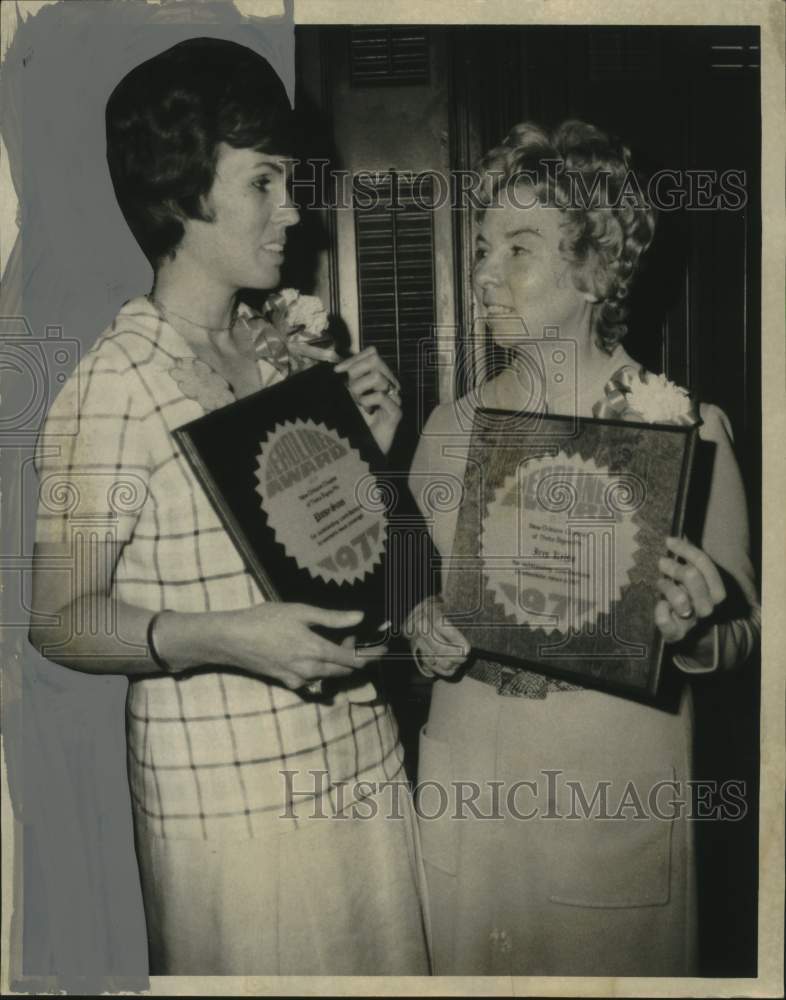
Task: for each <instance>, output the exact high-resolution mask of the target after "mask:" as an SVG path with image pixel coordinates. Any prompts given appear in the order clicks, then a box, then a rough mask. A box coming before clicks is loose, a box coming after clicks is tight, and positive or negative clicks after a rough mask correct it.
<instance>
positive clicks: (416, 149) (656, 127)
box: [288, 26, 761, 976]
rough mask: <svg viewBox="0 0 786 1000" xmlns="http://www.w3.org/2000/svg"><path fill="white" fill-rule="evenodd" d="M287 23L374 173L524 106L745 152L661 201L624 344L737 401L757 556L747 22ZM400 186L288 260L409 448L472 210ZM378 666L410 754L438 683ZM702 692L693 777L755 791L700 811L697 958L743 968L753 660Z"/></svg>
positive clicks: (713, 972)
mask: <svg viewBox="0 0 786 1000" xmlns="http://www.w3.org/2000/svg"><path fill="white" fill-rule="evenodd" d="M296 37H297V86H298V107H299V108H300V110H301V111H302V112H303V113H304V115H305V120H306V123H307V124H306V134H307V135H308V137H309V138H310V140H311V142H312V150H318V151H321V152H322V153H323V155H324V151H328V152H327V155H330V156H331V158H332V161H333V163H334V164H337V165H339V166H343V167H345V168H347V169H349V170H350V171H351V172H357V171H358V170H367V169H372V170H380V171H383V172H385V171H387V178H386V179H385V178H383V179H382V181H381V183H382V184H383V185H384V184H385V183H387V184H388V185H389V184H390V172H391V171H402V172H404V173H405V172H406V171H408V170H410V171H415V172H417V171H422V170H429V169H443V170H445V169H447V170H456V169H467V168H471V167H473V166H474V165H475V163H476V162H477V160H478V158H479V156H480V155H481V154H482V153H483V152H485V151H486V150H488V149H489V148H490V147H491V146H493V145H496V144H497V143H499V141H500V140H501V139H502V137H503V136H504V135H505V134H506V133H507V132H508V131H509V130H510V128H511V127H512V126H513V125H514V124H515V123H517V122H520V121H524V120H527V119H531V120H535V121H537V122H539V123H540V124H542V125H544V126H546V127H552V126H554V125H556V124H558V123H559V122H560V121H562V120H564V119H566V118H581V119H584V120H587V121H590V122H592V123H594V124H596V125H598V126H600V127H601V128H604V129H606V130H607V131H610V132H612V133H615V134H617V135H619V136H621V137H622V138H623V139H624V140H625V141H626V143H627V144H628V145H629V146H630V147H631V149H632V152H633V158H634V164H635V165H636V167H637V169H639V170H641V171H643V172H644V173H645V174H649V173H652V172H654V171H657V170H661V169H669V170H676V171H690V170H702V171H705V170H715V171H718V172H720V171H723V170H727V169H733V170H736V171H744V173H745V190H746V204H745V205H744V206H743V207H741V208H739V209H737V210H718V209H710V210H693V209H685V208H683V209H679V210H676V211H671V212H663V211H662V212H660V213H659V219H658V230H657V233H656V238H655V242H654V244H653V246H652V247H651V249H650V251H649V252H648V253H647V254H646V255H645V257H644V258H643V266H642V270H641V274H640V277H639V280H638V284H637V286H636V288H635V290H634V293H633V296H632V300H631V306H632V312H631V317H630V323H629V334H628V337H627V339H626V344H625V346H626V348H627V350H628V351H629V353H631V354H632V355H633V357H634V358H636V359H637V360H638V361H640V362H641V363H642V364H644V365H645V366H646V367H647V368H648V369H650V370H653V371H656V372H660V371H663V372H665V373H666V374H667V375H668V376H669V378H671V379H673V380H674V381H676V382H677V383H679V384H681V385H685V386H687V387H688V388H690V389H691V390H692V391H693V392H694V393H695V394H696V395H697V396H698V398H699V399H700V400H702V401H705V402H713V403H716V404H718V405H719V406H720V407H721V408H722V409H723V410H724V411H725V412H726V414H727V415H728V416H729V418H730V420H731V423H732V427H733V431H734V435H735V444H736V451H737V455H738V459H739V462H740V465H741V468H742V471H743V476H744V479H745V482H746V486H747V491H748V499H749V506H750V514H751V527H752V546H753V557H754V562H755V564H756V567H757V570H758V569H759V567H760V555H761V546H760V530H761V529H760V508H761V489H760V478H761V432H760V428H761V393H760V376H759V372H760V360H761V359H760V292H759V289H760V275H761V263H760V253H761V239H760V224H761V217H760V199H759V179H760V133H761V127H760V126H761V123H760V70H759V33H758V28H748V27H744V28H733V27H674V28H659V27H658V28H656V27H652V28H650V27H562V26H547V27H546V26H543V27H542V26H537V27H536V26H532V27H513V26H499V27H482V28H480V27H436V26H435V27H425V28H424V27H422V26H421V27H409V28H407V27H396V28H386V27H364V28H353V27H349V26H347V27H330V28H318V27H300V28H298V29H297V32H296ZM309 116H311V117H309ZM309 122H310V124H309ZM312 155H313V153H312ZM384 190H385V191H388V190H389V187H388V188H385V189H384ZM403 191H404V199H403V203H402V205H401V207H400V208H399V209H398V210H397V211H394V210H385V209H384V208H383V209H381V210H379V211H377V212H376V214H374V215H372V216H371V217H369V216H368V215H364V213H362V212H361V211H360V210H359V209H358V207H357V206H356V207H355V211H354V212H351V211H344V212H341V211H339V212H334V213H332V216H331V217H329V218H328V217H327V216H324V217H323V219H322V225H321V237H320V238H321V241H322V242H321V247H322V250H323V253H322V260H321V263H320V262H316V264H315V262H314V260H313V258H311V259H307V258H306V257H305V256H302V257H301V258H300V259H299V260H298V258H295V260H294V262H293V264H292V265H291V271H290V275H289V276H288V277H289V278H290V279H291V283H292V284H296V285H298V283H299V285H298V286H299V287H308V282H309V279H311V281H312V286H311V287H316V289H317V290H318V291H320V293H321V294H323V295H324V296H325V298H326V300H328V301H330V303H331V308H332V309H333V310H334V311H336V312H337V311H339V309H340V310H341V312H342V317H343V322H344V324H345V328H346V326H348V327H349V328H350V329H351V330H354V332H355V335H356V337H357V340H358V341H359V343H360V346H366V345H368V344H376V345H377V347H378V349H379V350H380V353H382V354H383V356H384V357H385V358H386V359H387V360H388V362H389V363H390V364H391V365H392V366H394V367H395V368H396V369H397V371H398V372H399V375H400V377H401V379H402V382H403V383H404V387H405V390H407V395H406V396H405V413H406V414H407V416H408V419H409V426H408V428H405V430H404V431H403V432H402V434H401V435H400V442H399V444H400V448H401V451H400V453H399V460H400V461H401V462H402V463H405V462H406V460H407V455H408V449H411V446H412V442H413V441H414V440H415V438H416V434H417V430H418V425H419V424H420V425H422V419H423V417H424V415H425V414H426V413H427V412H428V410H429V408H430V407H431V406H433V405H434V404H435V402H436V401H437V400H438V398H440V391H441V394H442V398H444V395H445V383H444V380H443V382H442V384H441V390H440V385H438V379H437V376H436V375H435V374H434V373H433V372H429V370H428V369H427V367H424V365H423V364H422V363H419V360H418V359H419V358H422V355H419V354H418V348H417V345H418V343H421V344H422V342H423V341H424V340H425V341H428V339H429V338H433V337H434V336H435V334H434V325H435V324H437V325H441V326H443V327H444V326H445V325H448V326H450V325H453V326H455V341H454V346H455V359H456V360H457V362H458V363H462V361H464V362H465V363H468V364H469V365H470V370H472V367H471V365H472V363H471V362H470V361H469V360H468V359H470V355H471V354H472V350H471V334H470V327H471V318H472V315H473V314H472V299H471V292H470V289H469V284H468V281H467V276H468V272H469V259H470V256H469V255H470V247H471V242H472V228H471V227H472V222H471V218H470V216H469V213H467V212H463V213H461V212H452V213H451V212H450V211H449V210H448V211H447V214H446V213H445V212H439V211H435V212H433V213H429V212H422V211H421V212H418V211H416V210H415V209H416V206H413V205H412V204H411V201H408V200H407V194H408V192H407V190H406V185H404V187H403ZM313 214H314V213H311V215H312V216H313ZM319 229H320V224H319V223H318V222H317V221H315V219H314V218H313V217H309V214H308V213H306V217H305V219H304V223H303V226H302V227H301V230H302V233H303V245H304V246H305V245H306V244H309V245H311V246H315V245H317V244H316V243H315V240H314V234H315V233H317V232H318V231H319ZM306 235H307V239H306V238H305V237H306ZM350 257H351V258H352V259H351V266H348V260H349V258H350ZM320 282H321V284H320ZM475 364H476V365H477V361H475ZM394 671H395V672H394ZM388 680H389V685H390V690H391V693H392V695H393V697H394V700H395V703H396V707H397V711H398V716H399V721H400V725H401V730H402V736H403V739H404V742H405V746H406V750H407V757H408V763H409V766H410V770H411V773H413V774H414V773H415V767H416V759H417V735H418V732H419V729H420V727H421V726H422V724H423V722H424V721H425V717H426V714H427V711H428V700H429V694H430V692H429V685H428V683H427V682H425V681H423V679H422V678H420V676H419V675H418V674H417V672H415V671H414V670H412V669H411V667H410V668H409V669H408V668H407V667H406V666H403V665H402V664H397V665H395V664H394V665H393V666H392V667H391V668H389V670H388ZM694 694H695V713H696V727H695V733H696V743H695V777H696V778H699V779H707V780H714V781H717V782H719V783H720V782H722V781H724V780H728V779H735V780H741V781H744V782H745V783H746V799H747V805H748V814H747V816H746V818H745V819H744V820H742V821H740V822H737V823H731V822H725V823H724V822H708V823H699V824H697V825H696V832H697V841H698V852H699V856H698V872H699V878H700V885H699V900H700V907H701V914H700V916H701V920H700V927H701V942H700V945H701V965H702V974H703V975H708V976H731V975H734V976H746V975H755V969H756V960H755V952H756V891H755V885H756V878H757V822H756V810H757V781H758V718H759V664H758V662H749V663H748V664H746V665H745V668H744V670H741V671H739V672H738V673H737V675H736V676H732V677H718V678H704V679H702V680H701V681H700V682H698V683H696V684H694Z"/></svg>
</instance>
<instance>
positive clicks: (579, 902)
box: [542, 768, 674, 907]
mask: <svg viewBox="0 0 786 1000" xmlns="http://www.w3.org/2000/svg"><path fill="white" fill-rule="evenodd" d="M601 781H602V779H594V778H592V777H589V778H588V777H587V776H585V775H582V776H581V777H580V778H579V779H578V780H577V782H576V784H577V785H580V787H581V789H582V793H583V799H584V802H589V803H591V802H592V795H593V793H594V792H595V790H596V789H597V788H598V787H599V785H600V784H601ZM673 782H674V770H673V769H669V768H663V769H659V770H657V771H655V770H652V771H643V772H639V773H637V774H636V775H635V776H629V775H626V779H625V781H624V782H619V781H617V782H614V784H613V785H612V786H611V787H610V788H609V789H608V808H607V809H606V810H605V811H603V810H601V808H600V805H598V806H597V807H596V808H594V809H593V808H589V809H586V808H582V805H583V803H580V802H577V798H576V793H575V790H574V789H575V787H576V786H575V785H574V786H573V789H572V788H571V787H570V786H567V785H563V786H561V787H560V790H559V792H558V795H557V806H558V808H557V810H556V811H557V813H558V814H559V816H560V818H558V819H551V820H548V821H547V822H549V823H550V824H551V826H552V829H551V837H550V848H549V855H550V857H549V862H548V864H549V879H548V896H549V899H550V900H551V901H552V902H554V903H562V904H563V905H566V906H588V907H634V906H662V905H665V904H667V903H668V902H669V893H670V876H671V869H672V863H673V859H672V857H671V851H672V830H673V825H674V820H673V818H671V815H670V810H668V809H663V808H662V806H663V802H664V793H663V792H662V791H661V792H658V790H659V789H661V790H662V789H664V788H665V789H668V787H669V786H671V787H673V784H672V783H673ZM653 803H654V809H653ZM542 822H543V821H542Z"/></svg>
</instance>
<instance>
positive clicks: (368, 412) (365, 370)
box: [335, 347, 401, 455]
mask: <svg viewBox="0 0 786 1000" xmlns="http://www.w3.org/2000/svg"><path fill="white" fill-rule="evenodd" d="M335 371H337V372H345V373H346V375H347V380H348V381H347V388H348V389H349V391H350V393H351V394H352V398H353V399H354V400H355V402H356V403H357V406H358V408H359V409H360V412H361V413H362V414H363V417H364V418H365V421H366V423H367V424H368V426H369V428H370V430H371V433H372V434H373V435H374V438H375V439H376V442H377V444H378V445H379V447H380V449H381V450H382V451H383V452H384V454H386V455H387V453H388V452H389V451H390V446H391V444H392V443H393V437H394V435H395V433H396V428H397V427H398V425H399V421H400V420H401V386H400V385H399V381H398V379H397V378H396V376H395V375H394V374H393V372H392V371H391V370H390V368H388V366H387V365H386V364H385V362H384V361H383V360H382V358H381V357H380V356H379V354H378V353H377V349H376V347H367V348H366V349H365V350H363V351H361V352H360V353H359V354H353V355H352V357H351V358H345V359H344V360H343V361H340V362H339V363H338V364H337V365H336V366H335Z"/></svg>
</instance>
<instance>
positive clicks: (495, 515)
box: [444, 409, 696, 699]
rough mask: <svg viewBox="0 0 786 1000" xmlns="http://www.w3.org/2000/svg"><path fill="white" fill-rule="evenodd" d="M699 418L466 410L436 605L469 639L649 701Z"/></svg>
mask: <svg viewBox="0 0 786 1000" xmlns="http://www.w3.org/2000/svg"><path fill="white" fill-rule="evenodd" d="M695 441H696V429H695V427H685V426H676V425H672V424H644V423H634V422H631V421H616V420H598V419H576V418H567V417H560V416H545V415H543V414H527V413H522V414H511V413H509V412H504V411H499V410H489V409H480V410H478V411H477V413H476V417H475V422H474V426H473V430H472V438H471V442H470V450H469V454H468V459H467V467H466V473H465V480H464V500H463V503H462V507H461V510H460V512H459V518H458V523H457V526H456V534H455V538H454V544H453V552H452V555H451V557H450V559H449V560H448V562H447V565H446V570H447V575H446V586H445V594H444V597H445V603H446V607H447V611H448V615H449V618H450V620H451V621H452V622H453V623H454V624H456V625H457V626H458V627H459V628H460V629H461V630H462V632H464V634H465V635H466V636H467V638H468V639H469V640H470V642H471V643H472V646H473V648H474V649H475V650H476V651H477V652H479V653H483V654H486V655H490V656H494V657H495V658H499V659H500V660H503V661H504V660H511V661H513V662H517V663H518V664H519V665H525V666H526V667H527V668H528V669H533V670H537V671H539V672H541V673H546V674H554V675H556V676H560V677H563V678H566V679H571V680H574V681H576V682H577V683H580V684H586V685H588V686H593V687H602V688H605V689H607V690H611V691H616V692H618V693H620V694H628V695H630V696H632V697H641V698H644V699H648V698H652V697H655V696H656V694H657V691H658V685H659V681H660V674H661V661H662V654H663V640H662V637H661V635H660V632H659V631H658V629H657V628H656V627H655V624H654V619H653V609H654V605H655V602H656V601H657V600H658V597H659V594H658V592H657V589H656V586H655V583H656V580H657V578H658V575H659V571H658V565H657V560H658V556H659V555H661V554H664V553H665V538H666V536H667V535H671V534H679V533H680V532H681V530H682V522H683V519H684V512H685V504H686V498H687V491H688V483H689V477H690V468H691V464H692V460H693V453H694V449H695Z"/></svg>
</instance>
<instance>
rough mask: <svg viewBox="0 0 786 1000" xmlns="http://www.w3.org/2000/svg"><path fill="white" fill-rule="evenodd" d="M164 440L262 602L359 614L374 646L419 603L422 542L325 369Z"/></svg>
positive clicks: (337, 378) (416, 522) (422, 530)
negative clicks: (187, 470) (188, 471)
mask: <svg viewBox="0 0 786 1000" xmlns="http://www.w3.org/2000/svg"><path fill="white" fill-rule="evenodd" d="M174 434H175V438H176V440H177V442H178V444H179V446H180V447H181V448H182V450H183V452H184V454H185V455H186V457H187V458H188V461H189V463H190V465H191V467H192V469H193V470H194V473H195V475H196V476H197V478H198V479H199V481H200V482H201V484H202V486H203V488H204V489H205V491H206V493H207V495H208V497H209V498H210V500H211V502H212V504H213V507H214V508H215V510H216V513H217V514H218V516H219V517H220V519H221V521H222V522H223V524H224V526H225V528H226V530H227V531H228V533H229V535H230V536H231V537H232V539H233V541H234V543H235V545H236V546H237V548H238V550H239V552H240V554H241V556H242V557H243V560H244V561H245V563H246V566H247V568H248V570H249V572H250V573H251V574H252V575H253V577H254V579H255V580H256V582H257V584H258V585H259V588H260V590H261V591H262V593H263V594H264V595H265V597H266V598H267V599H268V600H282V601H297V602H302V603H304V604H311V605H314V606H317V607H322V608H329V609H341V610H361V611H364V612H365V618H364V620H363V622H362V624H361V626H359V627H358V628H355V629H352V632H353V633H354V634H355V635H357V636H358V637H359V638H360V639H361V640H363V639H366V640H370V639H372V638H374V639H375V640H376V641H379V640H380V632H379V630H380V627H381V626H383V625H384V624H385V623H387V622H390V623H391V625H392V626H393V627H394V628H396V627H397V626H398V625H400V623H401V622H402V621H403V620H404V619H405V618H406V615H407V614H408V613H409V611H410V610H411V608H412V607H413V606H414V603H416V602H417V601H419V600H421V599H422V598H423V597H424V596H426V593H425V590H424V592H423V593H420V592H419V590H418V586H417V583H418V581H420V582H422V583H423V585H424V587H425V586H427V580H428V572H427V569H428V566H429V564H430V540H429V538H428V533H427V530H426V527H425V524H424V523H423V521H422V518H421V517H420V515H419V512H418V511H417V509H416V508H415V504H414V499H413V498H412V496H411V494H410V492H409V487H408V485H407V481H406V477H404V476H394V475H393V474H391V473H390V472H388V471H387V470H386V468H385V458H384V455H383V454H382V452H381V451H380V450H379V448H378V446H377V444H376V441H375V440H374V437H373V436H372V434H371V432H370V430H369V429H368V427H367V425H366V422H365V421H364V419H363V417H362V416H361V414H360V413H359V412H358V409H357V406H356V405H355V402H354V400H353V399H352V397H351V396H350V394H349V392H348V390H347V388H346V385H345V380H344V378H343V377H342V376H341V375H338V374H337V373H335V372H334V371H333V369H332V367H331V366H330V365H328V364H319V365H314V366H313V367H311V368H308V369H306V370H305V371H303V372H300V373H299V374H297V375H292V376H290V377H289V378H287V379H286V380H285V381H283V382H280V383H278V384H276V385H274V386H271V387H269V388H267V389H262V390H260V391H259V392H257V393H254V394H253V395H251V396H247V397H246V398H244V399H241V400H238V401H237V402H235V403H231V404H230V405H228V406H225V407H223V408H222V409H220V410H216V411H214V412H212V413H208V414H207V415H206V416H204V417H200V418H199V419H198V420H194V421H192V422H191V423H189V424H186V425H184V426H183V427H180V428H178V429H177V430H176V431H175V432H174ZM402 553H407V554H408V556H407V558H408V561H409V560H410V559H411V560H412V565H406V566H404V565H402V563H401V558H402V555H401V554H402ZM418 566H420V567H421V571H420V572H418V569H417V567H418ZM404 584H406V585H404Z"/></svg>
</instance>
